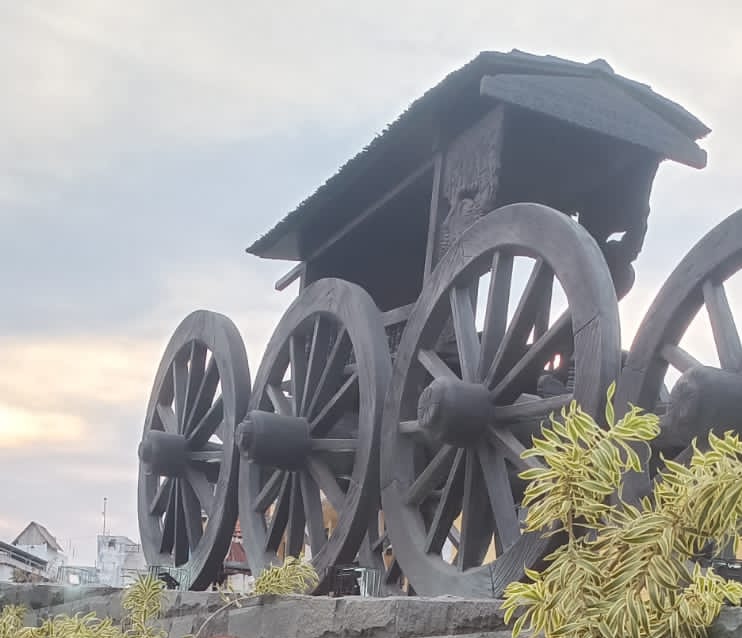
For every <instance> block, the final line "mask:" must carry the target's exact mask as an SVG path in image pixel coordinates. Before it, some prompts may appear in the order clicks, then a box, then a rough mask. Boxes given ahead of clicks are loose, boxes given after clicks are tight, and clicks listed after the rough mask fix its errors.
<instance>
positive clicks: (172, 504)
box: [160, 479, 178, 554]
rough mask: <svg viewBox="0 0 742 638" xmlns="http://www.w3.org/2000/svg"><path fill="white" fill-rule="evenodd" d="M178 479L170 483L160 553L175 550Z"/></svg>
mask: <svg viewBox="0 0 742 638" xmlns="http://www.w3.org/2000/svg"><path fill="white" fill-rule="evenodd" d="M177 483H178V481H177V479H173V482H172V483H171V484H170V493H169V494H168V499H167V509H166V510H165V519H164V520H163V522H162V540H161V542H160V554H169V553H170V552H172V551H173V544H174V541H175V508H176V504H177V498H176V497H177V494H176V487H177Z"/></svg>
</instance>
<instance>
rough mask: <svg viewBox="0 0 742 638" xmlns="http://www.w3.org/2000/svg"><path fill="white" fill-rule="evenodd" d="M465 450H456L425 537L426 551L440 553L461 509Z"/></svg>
mask: <svg viewBox="0 0 742 638" xmlns="http://www.w3.org/2000/svg"><path fill="white" fill-rule="evenodd" d="M465 454H466V452H465V450H463V449H460V450H457V451H456V457H455V458H454V460H453V465H452V467H451V471H450V472H449V473H448V479H447V480H446V485H445V486H444V488H443V493H442V494H441V499H440V501H439V502H438V506H437V507H436V510H435V515H434V516H433V522H432V523H431V525H430V529H429V530H428V535H427V537H426V539H425V552H426V553H434V554H438V553H440V551H441V549H443V545H444V543H445V542H446V538H447V537H448V535H449V532H450V531H451V526H452V525H453V522H454V521H455V520H456V517H457V516H458V515H459V512H460V511H461V498H462V496H463V493H464V465H465V458H464V457H465Z"/></svg>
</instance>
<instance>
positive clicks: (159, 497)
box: [149, 477, 173, 516]
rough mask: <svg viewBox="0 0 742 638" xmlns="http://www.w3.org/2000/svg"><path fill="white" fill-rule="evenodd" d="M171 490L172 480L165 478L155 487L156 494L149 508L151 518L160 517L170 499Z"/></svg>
mask: <svg viewBox="0 0 742 638" xmlns="http://www.w3.org/2000/svg"><path fill="white" fill-rule="evenodd" d="M172 489H173V479H171V478H170V477H168V478H166V479H165V480H164V481H163V482H162V483H160V485H159V486H158V487H157V492H155V496H154V498H153V499H152V503H151V504H150V506H149V513H150V514H152V515H153V516H162V514H163V513H164V512H165V508H166V507H167V504H168V500H169V499H170V491H171V490H172Z"/></svg>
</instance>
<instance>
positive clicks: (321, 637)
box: [0, 583, 742, 638]
mask: <svg viewBox="0 0 742 638" xmlns="http://www.w3.org/2000/svg"><path fill="white" fill-rule="evenodd" d="M122 595H123V592H122V590H117V589H111V588H105V587H62V586H57V585H13V584H9V583H0V608H2V607H3V606H5V605H8V604H16V605H23V606H25V607H26V608H27V610H28V614H27V617H26V622H27V624H29V625H37V624H39V623H40V622H41V621H42V620H43V619H45V618H47V617H49V616H54V615H57V614H69V615H73V614H76V613H81V614H86V613H89V612H95V613H96V614H97V615H98V616H99V617H103V616H109V617H111V618H112V619H113V620H114V621H116V622H118V621H120V620H121V617H122V609H121V599H122ZM224 604H225V601H224V599H223V598H222V597H221V596H220V595H219V594H217V593H206V592H172V591H168V592H166V593H165V601H164V606H163V615H162V618H161V619H160V621H159V624H160V626H161V627H162V628H163V629H165V630H166V631H167V632H168V635H169V636H170V637H171V638H183V637H185V636H189V635H195V634H197V633H198V632H199V631H200V633H198V635H199V638H217V637H225V636H229V637H234V638H452V637H453V636H456V637H457V638H509V637H510V630H509V629H508V628H507V627H506V626H505V624H504V622H503V620H502V611H501V610H500V601H498V600H494V599H482V600H471V599H463V598H456V597H453V596H442V597H439V598H405V597H389V598H360V597H355V596H349V597H345V598H324V597H316V598H315V597H311V596H256V597H250V598H247V599H244V600H241V601H240V603H239V606H234V605H233V606H231V607H229V608H227V609H222V608H223V606H224ZM732 636H735V637H742V609H732V608H725V609H724V610H723V611H722V613H721V615H720V617H719V619H718V620H717V621H716V623H715V624H714V626H713V628H712V629H711V633H710V638H731V637H732Z"/></svg>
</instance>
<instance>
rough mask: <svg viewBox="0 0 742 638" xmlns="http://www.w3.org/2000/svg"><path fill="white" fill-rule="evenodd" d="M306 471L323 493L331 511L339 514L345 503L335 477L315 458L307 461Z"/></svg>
mask: <svg viewBox="0 0 742 638" xmlns="http://www.w3.org/2000/svg"><path fill="white" fill-rule="evenodd" d="M307 470H308V471H309V474H310V475H311V477H312V478H313V479H314V481H315V482H316V483H317V485H318V486H319V489H321V490H322V491H323V492H324V494H325V496H326V497H327V500H328V501H330V505H332V507H333V509H334V510H335V511H336V512H338V513H340V512H341V511H342V509H343V503H344V502H345V493H344V492H343V490H342V488H341V487H340V486H339V485H338V482H337V480H335V476H334V475H333V473H332V472H331V471H330V469H329V468H328V467H327V465H325V464H324V463H323V462H322V461H319V460H318V459H316V458H311V457H310V458H309V459H308V460H307Z"/></svg>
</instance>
